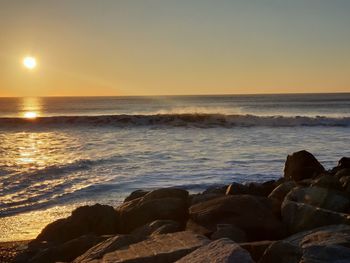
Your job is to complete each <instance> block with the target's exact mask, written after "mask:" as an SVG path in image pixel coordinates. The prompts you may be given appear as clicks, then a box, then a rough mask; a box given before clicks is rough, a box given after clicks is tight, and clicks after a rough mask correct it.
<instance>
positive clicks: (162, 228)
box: [131, 220, 182, 237]
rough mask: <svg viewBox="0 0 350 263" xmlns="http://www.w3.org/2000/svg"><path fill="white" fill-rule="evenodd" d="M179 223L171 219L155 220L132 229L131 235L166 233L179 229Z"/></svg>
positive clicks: (142, 235) (144, 235) (143, 235)
mask: <svg viewBox="0 0 350 263" xmlns="http://www.w3.org/2000/svg"><path fill="white" fill-rule="evenodd" d="M181 230H182V229H181V226H180V224H179V223H177V222H175V221H172V220H156V221H153V222H152V223H150V224H147V225H144V226H142V227H139V228H137V229H135V230H134V231H132V233H131V234H132V235H135V236H141V237H146V236H150V235H160V234H168V233H174V232H179V231H181Z"/></svg>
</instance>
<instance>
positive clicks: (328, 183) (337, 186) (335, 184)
mask: <svg viewBox="0 0 350 263" xmlns="http://www.w3.org/2000/svg"><path fill="white" fill-rule="evenodd" d="M311 186H317V187H323V188H327V189H333V190H338V191H343V190H344V188H343V186H342V184H341V183H340V182H339V179H338V178H337V177H335V176H332V175H329V174H326V175H323V176H320V177H318V178H316V179H315V180H314V181H313V182H312V183H311Z"/></svg>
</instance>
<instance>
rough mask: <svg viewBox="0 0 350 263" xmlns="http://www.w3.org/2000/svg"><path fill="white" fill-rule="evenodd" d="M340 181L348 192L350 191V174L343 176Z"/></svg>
mask: <svg viewBox="0 0 350 263" xmlns="http://www.w3.org/2000/svg"><path fill="white" fill-rule="evenodd" d="M339 182H340V183H341V184H342V187H343V188H344V190H345V191H346V192H348V193H349V192H350V176H343V177H341V178H340V179H339Z"/></svg>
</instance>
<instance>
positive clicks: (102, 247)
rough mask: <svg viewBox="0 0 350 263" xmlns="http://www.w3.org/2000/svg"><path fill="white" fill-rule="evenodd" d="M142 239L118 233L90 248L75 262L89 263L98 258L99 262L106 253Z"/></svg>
mask: <svg viewBox="0 0 350 263" xmlns="http://www.w3.org/2000/svg"><path fill="white" fill-rule="evenodd" d="M142 240H144V239H143V238H140V237H136V236H132V235H117V236H114V237H111V238H109V239H107V240H105V241H103V242H101V243H99V244H97V245H96V246H94V247H92V248H90V249H89V250H88V251H86V252H85V253H84V254H82V255H80V256H79V257H77V258H76V259H75V260H74V261H73V262H74V263H87V262H95V261H94V260H97V262H99V260H100V259H102V257H103V256H104V255H105V254H107V253H109V252H113V251H116V250H118V249H122V248H124V247H127V246H129V245H131V244H134V243H137V242H141V241H142Z"/></svg>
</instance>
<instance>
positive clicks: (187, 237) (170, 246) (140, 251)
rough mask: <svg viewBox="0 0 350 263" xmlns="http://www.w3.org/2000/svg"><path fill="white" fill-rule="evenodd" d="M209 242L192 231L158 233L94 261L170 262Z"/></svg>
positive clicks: (95, 262)
mask: <svg viewBox="0 0 350 263" xmlns="http://www.w3.org/2000/svg"><path fill="white" fill-rule="evenodd" d="M208 243H209V240H208V239H207V238H206V237H204V236H201V235H197V234H194V233H192V232H190V231H183V232H177V233H171V234H164V235H156V236H152V237H150V238H148V239H146V240H144V241H141V242H138V243H135V244H131V245H129V246H125V247H123V248H120V249H118V250H115V251H113V252H109V253H107V254H105V255H104V256H103V257H102V259H101V260H95V261H94V263H98V262H101V263H102V262H104V263H107V262H114V263H118V262H123V263H144V262H162V263H163V262H164V263H168V262H169V263H170V262H175V261H176V260H178V259H180V258H182V257H184V256H185V255H187V254H189V253H191V252H192V251H194V250H195V249H197V248H198V247H201V246H204V245H206V244H208Z"/></svg>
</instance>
